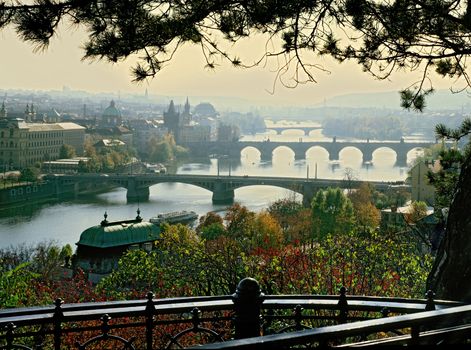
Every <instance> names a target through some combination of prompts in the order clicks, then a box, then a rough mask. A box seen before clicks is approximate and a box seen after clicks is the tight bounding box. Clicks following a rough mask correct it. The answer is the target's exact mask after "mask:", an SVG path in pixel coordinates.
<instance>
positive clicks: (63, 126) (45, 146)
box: [0, 117, 85, 170]
mask: <svg viewBox="0 0 471 350" xmlns="http://www.w3.org/2000/svg"><path fill="white" fill-rule="evenodd" d="M84 139H85V128H84V127H83V126H80V125H78V124H75V123H28V122H26V121H25V120H24V119H22V118H14V119H7V118H5V117H3V118H0V169H3V170H9V169H22V168H25V167H28V166H33V165H34V164H36V163H38V162H40V163H42V162H43V161H49V160H55V159H58V158H59V155H60V149H61V146H62V145H64V144H68V145H71V146H73V147H74V148H75V151H76V153H77V154H82V153H83V144H84Z"/></svg>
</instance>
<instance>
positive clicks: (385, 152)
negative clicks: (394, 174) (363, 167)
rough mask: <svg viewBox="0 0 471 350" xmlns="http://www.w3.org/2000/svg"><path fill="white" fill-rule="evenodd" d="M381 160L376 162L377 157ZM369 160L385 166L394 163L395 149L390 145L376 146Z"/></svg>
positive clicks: (395, 159)
mask: <svg viewBox="0 0 471 350" xmlns="http://www.w3.org/2000/svg"><path fill="white" fill-rule="evenodd" d="M380 158H381V161H380V162H378V159H380ZM371 160H372V161H373V164H378V163H379V164H384V165H387V166H391V165H394V164H395V163H396V162H397V151H396V150H394V149H393V148H391V147H387V146H384V147H378V148H376V149H375V150H374V151H373V152H372V157H371Z"/></svg>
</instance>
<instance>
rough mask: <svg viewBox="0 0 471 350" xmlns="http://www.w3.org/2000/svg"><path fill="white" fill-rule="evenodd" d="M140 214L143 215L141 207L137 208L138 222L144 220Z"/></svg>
mask: <svg viewBox="0 0 471 350" xmlns="http://www.w3.org/2000/svg"><path fill="white" fill-rule="evenodd" d="M140 214H141V210H140V209H139V207H137V216H136V220H142V218H141V215H140Z"/></svg>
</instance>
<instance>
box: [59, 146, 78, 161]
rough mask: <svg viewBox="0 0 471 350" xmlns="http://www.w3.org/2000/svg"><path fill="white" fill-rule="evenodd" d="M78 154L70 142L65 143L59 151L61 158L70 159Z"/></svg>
mask: <svg viewBox="0 0 471 350" xmlns="http://www.w3.org/2000/svg"><path fill="white" fill-rule="evenodd" d="M75 156H76V153H75V148H74V147H73V146H71V145H68V144H63V145H62V146H61V149H60V151H59V158H61V159H70V158H74V157H75Z"/></svg>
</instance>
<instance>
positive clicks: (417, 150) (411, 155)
mask: <svg viewBox="0 0 471 350" xmlns="http://www.w3.org/2000/svg"><path fill="white" fill-rule="evenodd" d="M424 152H425V148H423V147H414V148H411V149H410V150H409V151H407V153H406V159H407V164H410V163H412V162H414V160H415V159H416V158H417V157H420V156H423V155H424Z"/></svg>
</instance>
